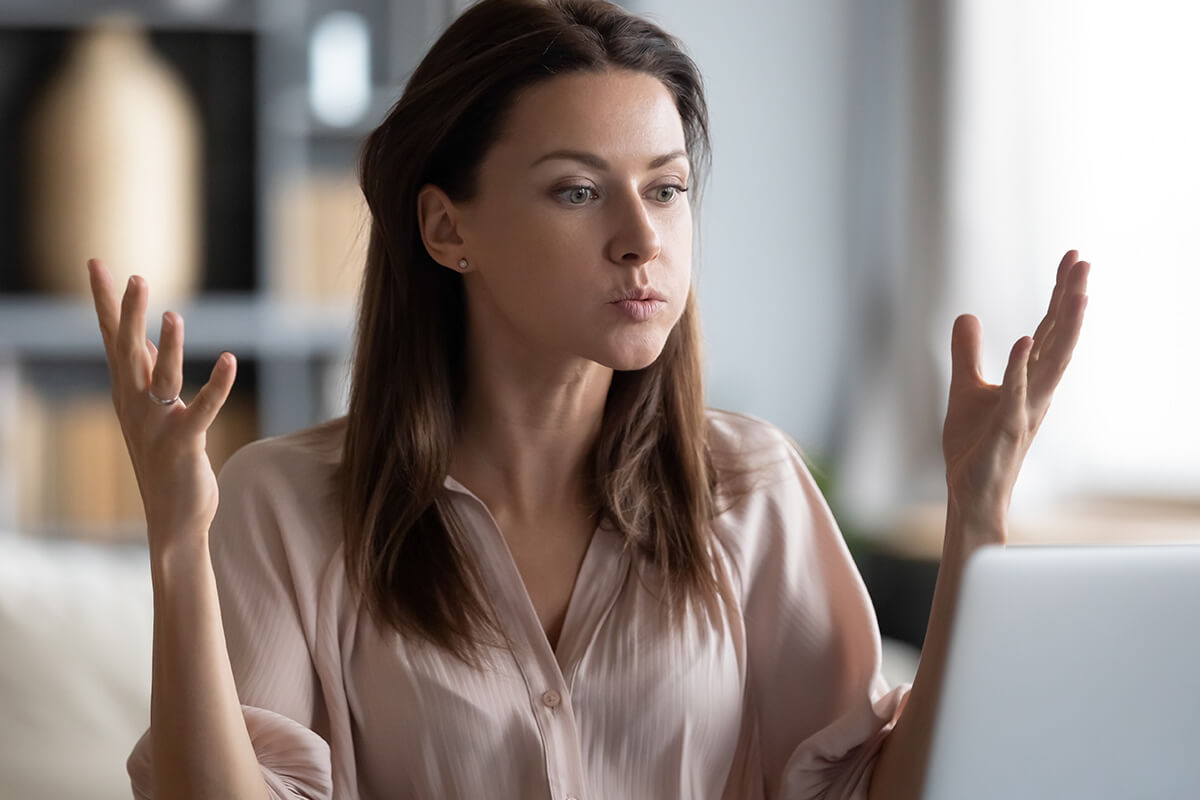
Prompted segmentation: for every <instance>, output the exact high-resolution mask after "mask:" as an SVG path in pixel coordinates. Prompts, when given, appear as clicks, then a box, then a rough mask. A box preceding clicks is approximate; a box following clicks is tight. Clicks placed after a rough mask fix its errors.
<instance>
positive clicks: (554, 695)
mask: <svg viewBox="0 0 1200 800" xmlns="http://www.w3.org/2000/svg"><path fill="white" fill-rule="evenodd" d="M542 702H543V703H545V704H546V705H547V706H549V707H550V708H554V707H555V706H557V705H558V704H559V703H561V702H562V695H560V694H559V693H558V692H556V691H554V690H553V689H547V690H546V691H545V692H542ZM567 800H575V798H573V797H568V798H567Z"/></svg>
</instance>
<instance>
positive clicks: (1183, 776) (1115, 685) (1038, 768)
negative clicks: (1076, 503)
mask: <svg viewBox="0 0 1200 800" xmlns="http://www.w3.org/2000/svg"><path fill="white" fill-rule="evenodd" d="M923 797H924V798H925V800H1074V798H1080V800H1083V799H1085V798H1086V800H1118V798H1119V800H1131V799H1132V798H1136V799H1137V800H1150V799H1151V798H1153V799H1154V800H1158V799H1159V798H1172V799H1173V798H1181V799H1182V798H1188V799H1189V800H1194V799H1195V798H1200V546H1191V545H1188V546H1182V545H1180V546H1175V545H1164V546H1138V547H1009V548H1007V549H1001V548H985V549H983V550H980V551H979V552H978V553H976V554H975V556H973V557H972V559H971V561H970V562H969V563H968V565H967V568H966V572H965V574H964V577H963V585H962V590H961V595H960V602H959V607H958V611H957V614H956V617H955V620H954V624H953V634H952V637H951V646H950V652H949V657H948V662H947V665H946V675H945V683H944V685H943V687H942V697H941V700H940V702H939V705H938V713H937V722H936V724H935V727H934V736H933V742H932V748H931V750H930V761H929V769H928V772H927V775H926V780H925V792H924V795H923Z"/></svg>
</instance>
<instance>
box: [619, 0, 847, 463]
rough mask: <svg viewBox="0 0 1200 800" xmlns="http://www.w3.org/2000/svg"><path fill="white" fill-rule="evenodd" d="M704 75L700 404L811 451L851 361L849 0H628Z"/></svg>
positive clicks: (828, 426) (821, 444)
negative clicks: (707, 161) (707, 152)
mask: <svg viewBox="0 0 1200 800" xmlns="http://www.w3.org/2000/svg"><path fill="white" fill-rule="evenodd" d="M624 5H625V6H626V7H627V8H629V9H630V10H632V11H635V12H637V13H640V14H643V15H645V16H647V17H648V18H650V19H652V20H654V21H655V22H657V23H658V24H660V25H662V27H663V28H665V29H666V30H667V31H668V32H670V33H672V34H674V35H675V36H677V37H679V38H680V39H681V40H682V41H683V43H684V45H685V47H686V48H687V50H688V52H689V54H690V55H691V56H692V58H693V59H694V60H695V61H696V62H697V64H698V65H699V67H700V70H701V72H702V74H703V75H704V78H705V83H706V88H707V95H708V102H709V113H710V117H711V120H710V121H711V128H712V140H713V166H712V173H711V175H710V180H709V183H708V186H707V188H706V196H705V198H704V202H703V206H702V209H701V214H700V217H699V218H698V228H699V229H700V233H699V236H700V238H699V249H698V250H697V285H698V292H699V300H700V307H701V312H702V313H701V318H702V325H703V326H704V334H705V341H706V356H707V363H708V372H707V375H708V395H709V403H710V404H711V405H714V406H718V407H722V408H729V409H733V410H738V411H744V412H748V413H752V414H757V415H759V416H762V417H765V418H767V419H769V420H771V421H772V422H774V423H776V424H777V425H779V426H780V427H781V428H783V429H784V430H786V431H788V432H789V433H791V434H792V435H794V436H795V437H796V438H797V440H798V441H799V442H800V444H801V446H803V447H805V448H806V449H812V450H814V451H817V452H820V451H822V450H824V449H825V448H826V447H827V446H829V444H830V437H831V435H832V431H833V428H834V421H835V418H836V416H837V403H838V388H839V383H840V382H841V381H842V370H841V367H840V364H841V363H842V362H843V360H844V359H845V357H846V352H845V350H846V346H847V338H846V336H845V334H846V331H847V328H848V326H851V325H853V324H854V322H853V320H850V319H847V314H846V312H845V308H846V306H847V297H846V291H847V285H848V279H847V233H846V225H845V218H846V217H845V208H846V202H847V198H846V183H847V181H846V171H847V150H848V148H847V141H848V137H847V131H846V127H847V125H846V120H847V114H846V108H845V104H846V98H847V84H848V79H849V76H848V74H847V73H848V69H847V64H849V63H850V61H849V57H848V56H849V54H848V52H847V49H848V44H847V42H848V36H847V24H848V22H849V19H848V16H849V4H846V3H844V2H841V0H798V1H797V2H770V1H769V0H742V2H738V3H732V2H729V0H629V1H628V2H626V3H624Z"/></svg>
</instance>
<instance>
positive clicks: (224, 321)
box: [0, 294, 354, 359]
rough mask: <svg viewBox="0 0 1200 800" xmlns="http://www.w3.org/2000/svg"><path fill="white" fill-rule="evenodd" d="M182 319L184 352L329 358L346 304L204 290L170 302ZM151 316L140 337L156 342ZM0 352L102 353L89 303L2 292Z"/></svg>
mask: <svg viewBox="0 0 1200 800" xmlns="http://www.w3.org/2000/svg"><path fill="white" fill-rule="evenodd" d="M172 310H174V311H177V312H178V313H179V314H180V315H181V316H182V317H183V320H184V353H185V355H187V356H188V357H193V356H202V357H214V358H215V357H216V356H217V355H219V354H220V353H221V351H223V350H229V351H230V352H232V353H233V354H234V355H236V356H239V357H242V358H252V357H259V358H264V357H272V358H273V357H285V358H297V357H305V356H320V355H325V356H336V355H343V354H345V353H348V352H349V350H350V347H351V343H352V336H353V326H354V308H353V307H352V306H350V305H347V304H337V305H333V304H321V303H301V302H280V301H273V300H267V299H263V298H261V297H256V296H250V295H244V294H229V295H206V296H201V297H198V298H196V299H195V300H194V301H192V302H189V303H185V304H184V305H182V306H178V307H173V308H172ZM158 330H159V321H158V318H157V316H155V317H154V318H150V319H147V334H148V335H149V337H150V339H151V340H152V341H154V342H156V343H157V341H158ZM0 353H5V354H7V355H9V356H14V355H15V356H18V357H20V358H63V357H85V358H86V357H95V358H97V359H103V358H104V349H103V346H102V344H101V340H100V331H99V328H98V327H97V323H96V313H95V311H94V309H93V307H92V305H91V300H90V299H87V300H69V299H58V298H47V297H40V296H31V297H28V298H26V297H22V296H18V295H9V296H8V297H4V298H0Z"/></svg>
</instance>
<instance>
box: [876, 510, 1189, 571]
mask: <svg viewBox="0 0 1200 800" xmlns="http://www.w3.org/2000/svg"><path fill="white" fill-rule="evenodd" d="M945 524H946V509H945V507H944V506H933V505H929V506H918V507H913V508H911V509H908V510H907V511H906V512H904V513H902V514H900V515H899V516H898V518H897V522H896V524H895V526H894V527H893V530H891V531H889V532H887V534H886V535H884V536H881V537H880V538H879V539H878V540H876V542H875V544H876V545H877V546H878V548H879V549H880V550H882V551H885V552H888V553H890V554H892V555H894V556H899V557H903V558H913V559H919V560H927V561H937V560H939V559H940V558H941V553H942V539H943V536H944V535H945ZM1008 543H1009V544H1010V545H1015V546H1037V545H1055V546H1076V545H1092V546H1094V545H1122V546H1124V545H1150V544H1153V545H1169V544H1200V503H1198V502H1192V501H1185V500H1177V499H1172V498H1155V497H1097V498H1077V499H1075V500H1071V501H1065V502H1063V503H1062V504H1061V505H1059V506H1057V507H1055V508H1052V509H1045V510H1042V511H1038V512H1028V513H1024V514H1014V515H1013V516H1012V518H1011V519H1010V520H1009V540H1008Z"/></svg>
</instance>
